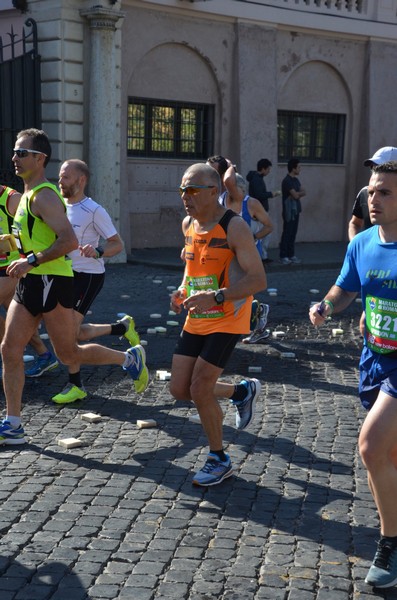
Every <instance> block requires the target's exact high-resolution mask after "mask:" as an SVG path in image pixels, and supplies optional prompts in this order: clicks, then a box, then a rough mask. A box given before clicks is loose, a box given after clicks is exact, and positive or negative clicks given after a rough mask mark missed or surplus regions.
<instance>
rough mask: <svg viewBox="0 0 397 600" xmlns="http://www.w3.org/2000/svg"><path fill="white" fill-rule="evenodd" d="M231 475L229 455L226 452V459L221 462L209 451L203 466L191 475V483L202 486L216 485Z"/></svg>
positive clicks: (231, 468)
mask: <svg viewBox="0 0 397 600" xmlns="http://www.w3.org/2000/svg"><path fill="white" fill-rule="evenodd" d="M231 475H233V467H232V462H231V460H230V456H228V455H227V454H226V460H225V461H224V462H222V461H221V460H219V457H218V456H217V455H216V454H213V453H212V452H210V453H209V454H208V456H207V460H206V463H205V465H204V467H203V468H202V469H201V470H200V471H197V473H196V475H195V476H194V477H193V483H194V485H204V486H207V485H217V484H218V483H221V481H223V480H224V479H226V478H227V477H230V476H231Z"/></svg>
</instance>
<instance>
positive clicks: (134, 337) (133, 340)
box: [117, 315, 140, 346]
mask: <svg viewBox="0 0 397 600" xmlns="http://www.w3.org/2000/svg"><path fill="white" fill-rule="evenodd" d="M117 323H123V325H124V326H125V333H124V334H123V337H125V338H126V339H127V340H128V342H129V343H130V344H131V346H138V344H139V342H140V339H139V335H138V333H137V332H136V330H135V321H134V319H133V318H132V317H130V316H129V315H125V316H124V317H123V318H122V319H120V320H119V321H117ZM120 339H121V338H120Z"/></svg>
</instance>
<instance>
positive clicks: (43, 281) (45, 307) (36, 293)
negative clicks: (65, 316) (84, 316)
mask: <svg viewBox="0 0 397 600" xmlns="http://www.w3.org/2000/svg"><path fill="white" fill-rule="evenodd" d="M73 290H74V286H73V277H65V276H64V275H31V274H30V273H28V274H27V275H26V276H25V277H22V278H21V279H19V280H18V283H17V287H16V290H15V294H14V300H15V302H18V304H23V306H24V307H25V308H26V309H27V310H28V311H29V312H30V313H31V314H32V315H33V316H34V317H36V316H37V315H40V314H42V313H47V312H50V311H51V310H54V308H55V307H56V306H57V304H58V303H59V304H61V305H62V306H63V307H64V308H73Z"/></svg>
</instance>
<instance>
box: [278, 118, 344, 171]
mask: <svg viewBox="0 0 397 600" xmlns="http://www.w3.org/2000/svg"><path fill="white" fill-rule="evenodd" d="M345 125H346V115H340V114H331V113H312V112H294V111H286V110H280V111H278V125H277V127H278V160H279V162H287V161H288V160H289V159H290V158H291V157H298V158H299V159H300V161H301V162H314V163H334V164H341V163H343V149H344V139H345Z"/></svg>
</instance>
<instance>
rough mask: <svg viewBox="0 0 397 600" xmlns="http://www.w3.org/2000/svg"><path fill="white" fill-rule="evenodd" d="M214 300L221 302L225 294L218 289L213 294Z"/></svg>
mask: <svg viewBox="0 0 397 600" xmlns="http://www.w3.org/2000/svg"><path fill="white" fill-rule="evenodd" d="M215 300H216V302H217V304H222V302H223V301H224V300H225V296H224V294H223V292H221V291H219V292H217V293H216V294H215Z"/></svg>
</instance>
